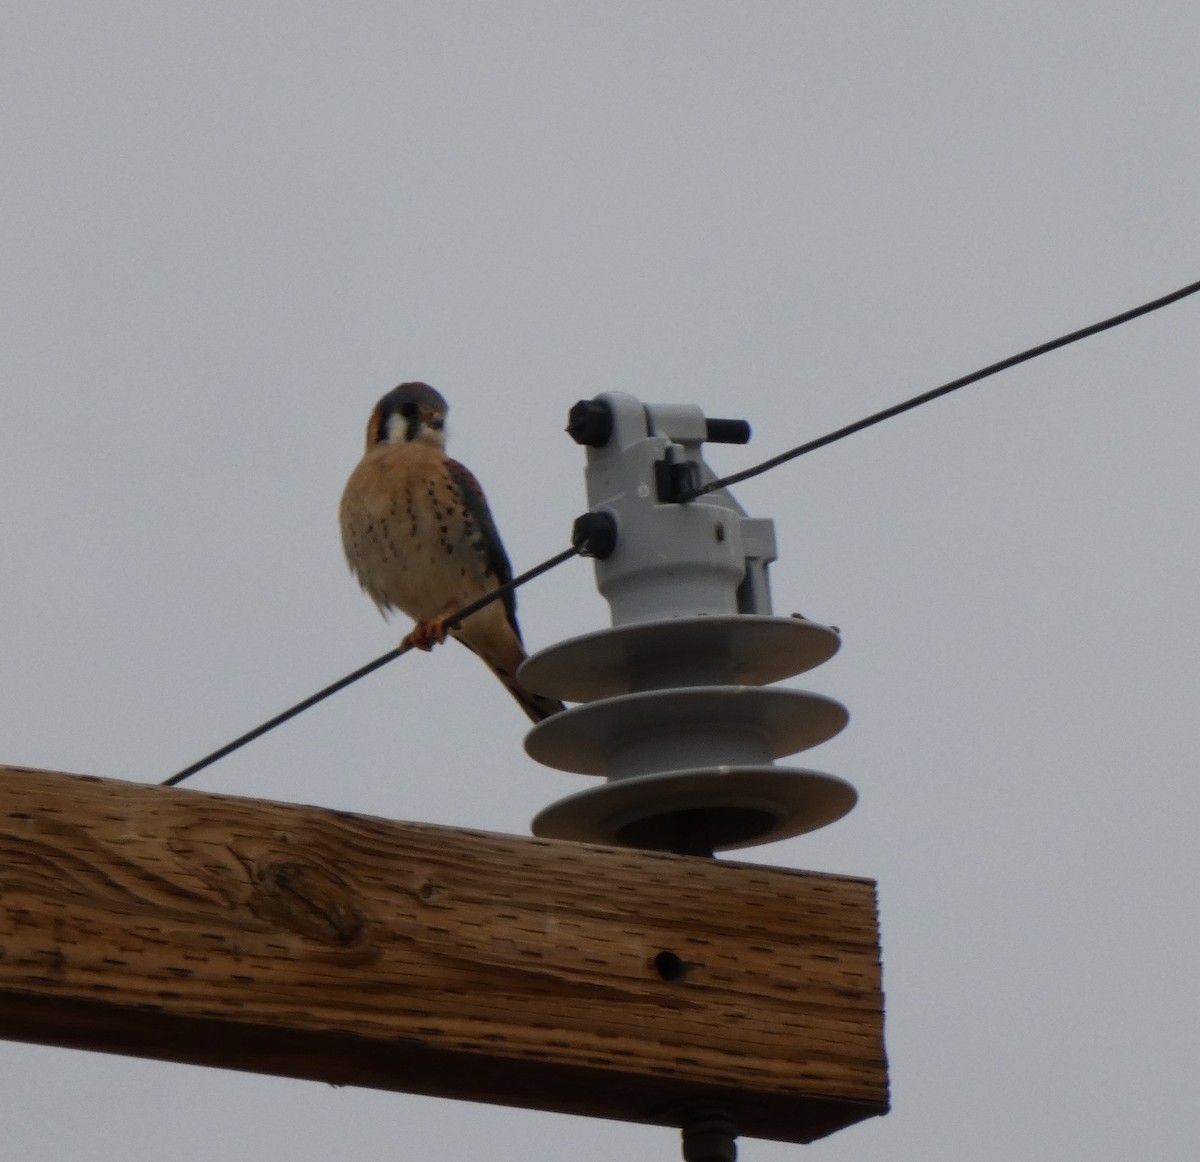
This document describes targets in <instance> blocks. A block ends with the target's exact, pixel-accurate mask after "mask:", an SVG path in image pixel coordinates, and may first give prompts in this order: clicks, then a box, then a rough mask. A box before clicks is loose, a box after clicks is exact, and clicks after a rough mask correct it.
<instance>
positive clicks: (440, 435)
mask: <svg viewBox="0 0 1200 1162" xmlns="http://www.w3.org/2000/svg"><path fill="white" fill-rule="evenodd" d="M449 410H450V409H449V405H448V404H447V403H446V401H445V400H444V399H443V398H442V396H441V394H440V393H439V392H436V391H434V389H433V388H432V387H430V386H429V384H427V383H402V384H401V385H400V386H399V387H394V388H392V390H391V391H389V392H388V393H387V395H385V396H384V397H383V399H381V400H380V401H379V402H378V403H377V404H376V405H375V410H374V411H373V412H372V413H371V422H370V423H369V424H368V425H367V448H368V450H369V449H371V448H374V447H376V446H377V445H379V444H407V443H411V442H412V441H414V440H424V441H426V442H428V443H430V444H436V445H437V446H438V447H439V448H444V447H445V446H446V412H447V411H449Z"/></svg>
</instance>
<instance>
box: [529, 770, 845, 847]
mask: <svg viewBox="0 0 1200 1162" xmlns="http://www.w3.org/2000/svg"><path fill="white" fill-rule="evenodd" d="M857 799H858V795H857V793H856V792H855V790H854V788H853V787H852V786H851V785H850V784H849V783H847V782H845V781H844V780H842V779H839V778H835V777H834V776H833V775H826V774H822V773H821V772H819V771H810V770H798V769H794V768H793V769H788V768H782V767H772V766H767V767H732V768H731V767H716V768H709V769H707V770H694V771H675V772H672V773H670V774H666V775H646V776H643V777H641V778H631V779H621V780H619V781H615V782H608V783H605V784H603V785H602V786H599V787H592V788H590V789H589V790H586V791H581V792H579V793H578V794H575V795H570V796H568V797H567V798H565V799H560V800H559V801H558V802H557V803H552V804H551V805H550V806H549V807H547V808H545V809H544V810H543V811H541V812H540V813H539V814H538V815H537V817H536V818H535V819H534V820H533V825H532V830H533V834H534V835H536V836H539V837H540V838H543V839H568V840H573V841H575V842H579V843H602V844H607V845H609V846H615V847H634V848H639V849H642V850H655V851H677V852H680V853H682V854H693V855H704V854H708V853H710V852H712V851H730V850H734V849H736V848H740V847H753V846H756V845H758V844H762V843H774V842H776V841H777V840H780V839H787V838H789V837H791V836H794V835H802V834H804V833H805V832H808V831H815V830H816V829H817V828H819V827H824V826H825V825H826V824H828V823H833V822H834V821H835V820H837V819H840V818H841V817H842V816H843V815H845V814H846V813H847V812H848V811H850V810H851V808H852V807H853V806H854V804H855V803H856V802H857Z"/></svg>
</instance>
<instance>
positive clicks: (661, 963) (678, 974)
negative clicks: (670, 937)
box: [654, 951, 688, 981]
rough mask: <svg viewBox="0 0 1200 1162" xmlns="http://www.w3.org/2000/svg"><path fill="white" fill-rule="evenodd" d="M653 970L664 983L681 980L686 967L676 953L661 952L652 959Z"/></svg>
mask: <svg viewBox="0 0 1200 1162" xmlns="http://www.w3.org/2000/svg"><path fill="white" fill-rule="evenodd" d="M654 968H655V970H656V971H657V972H658V975H659V976H661V977H662V978H663V980H665V981H677V980H683V978H684V977H685V976H687V970H688V966H687V964H686V962H685V961H684V960H683V958H682V957H681V956H680V955H679V954H678V953H676V952H668V951H663V952H660V953H659V954H658V955H657V956H656V957H655V958H654Z"/></svg>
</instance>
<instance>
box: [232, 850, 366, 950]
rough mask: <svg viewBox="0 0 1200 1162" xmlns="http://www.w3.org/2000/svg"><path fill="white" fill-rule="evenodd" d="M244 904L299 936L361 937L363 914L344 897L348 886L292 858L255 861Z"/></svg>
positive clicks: (343, 940)
mask: <svg viewBox="0 0 1200 1162" xmlns="http://www.w3.org/2000/svg"><path fill="white" fill-rule="evenodd" d="M251 886H252V888H253V889H254V894H253V896H252V897H251V899H250V910H251V911H252V912H253V913H254V914H255V915H256V916H258V917H259V918H260V919H263V920H272V921H274V922H275V923H277V924H280V925H282V926H283V927H285V928H290V929H291V930H292V931H294V932H298V933H300V935H302V936H308V937H310V938H311V939H314V940H321V941H323V942H325V943H327V944H337V945H340V946H343V947H345V946H347V945H351V944H358V943H360V942H361V941H362V939H363V935H364V933H365V931H366V926H367V921H366V917H365V916H364V915H363V914H362V912H360V911H359V910H358V909H357V908H356V907H355V906H354V905H353V904H352V903H351V902H350V899H349V894H350V890H349V888H348V887H347V885H346V884H344V883H342V882H341V881H340V880H338V879H337V878H336V877H335V876H334V875H333V874H332V873H330V872H328V871H326V870H325V869H324V868H320V867H316V866H314V865H312V864H305V863H298V862H296V861H294V860H287V861H284V860H279V861H276V860H271V861H269V862H268V861H258V862H256V863H255V865H254V869H253V878H252V883H251Z"/></svg>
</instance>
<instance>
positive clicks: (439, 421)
mask: <svg viewBox="0 0 1200 1162" xmlns="http://www.w3.org/2000/svg"><path fill="white" fill-rule="evenodd" d="M428 426H429V427H431V428H432V429H433V430H434V431H435V432H440V431H441V430H442V429H443V428H444V427H445V426H446V417H445V416H432V417H430V420H429V424H428Z"/></svg>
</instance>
